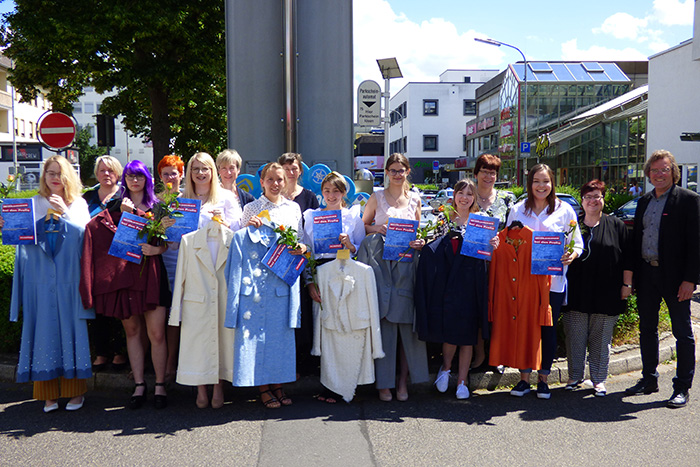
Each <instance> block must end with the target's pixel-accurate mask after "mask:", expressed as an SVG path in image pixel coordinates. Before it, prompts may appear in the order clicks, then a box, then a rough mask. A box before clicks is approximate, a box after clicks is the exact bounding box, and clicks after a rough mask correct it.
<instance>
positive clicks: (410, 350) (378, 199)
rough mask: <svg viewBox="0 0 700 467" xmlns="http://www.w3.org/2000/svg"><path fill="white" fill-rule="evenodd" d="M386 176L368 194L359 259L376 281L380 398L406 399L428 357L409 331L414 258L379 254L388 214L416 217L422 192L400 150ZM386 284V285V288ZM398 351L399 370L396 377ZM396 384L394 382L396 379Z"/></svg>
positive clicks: (414, 244) (416, 245)
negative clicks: (380, 348) (415, 187)
mask: <svg viewBox="0 0 700 467" xmlns="http://www.w3.org/2000/svg"><path fill="white" fill-rule="evenodd" d="M384 171H385V175H386V177H387V178H388V179H389V186H388V187H387V188H385V189H384V190H382V191H376V192H374V193H373V194H372V196H370V198H369V200H368V201H367V205H366V206H365V213H364V215H363V218H362V220H363V221H364V223H365V230H366V232H367V237H366V238H365V240H364V241H363V242H362V245H361V246H360V251H359V252H358V256H357V259H358V261H360V262H363V263H365V264H367V265H369V266H371V267H372V269H373V270H374V275H375V279H376V281H377V291H378V294H379V310H380V316H381V333H382V346H383V348H384V352H385V353H386V356H385V357H384V358H382V359H379V360H376V361H375V373H376V380H377V389H378V390H379V399H380V400H382V401H386V402H388V401H391V400H392V398H393V395H392V393H391V389H392V388H394V387H396V398H397V399H398V400H399V401H405V400H408V375H409V373H410V374H411V381H412V382H413V383H421V382H424V381H427V380H428V358H427V354H426V349H425V342H422V341H420V340H419V339H418V336H417V335H416V334H415V333H414V332H413V321H414V317H413V285H414V282H415V271H416V265H417V264H418V261H417V259H416V258H413V261H410V262H409V261H407V262H404V261H391V260H385V259H383V256H384V244H385V235H386V232H387V223H388V221H389V218H399V219H409V220H415V221H419V220H420V204H421V202H420V195H419V194H418V193H415V192H413V191H411V189H410V188H411V185H410V183H408V180H407V179H408V176H409V174H410V173H411V166H410V164H409V162H408V159H407V158H406V156H404V155H403V154H399V153H394V154H392V155H391V156H389V158H388V159H387V161H386V166H385V169H384ZM424 245H425V240H422V239H415V240H412V241H411V242H410V243H409V245H408V246H409V247H410V248H412V249H414V250H416V251H420V250H421V249H422V248H423V246H424ZM387 285H389V286H388V287H387ZM397 353H398V357H399V375H398V380H397V377H396V360H397ZM397 383H398V384H397Z"/></svg>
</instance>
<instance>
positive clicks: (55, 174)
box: [46, 170, 61, 178]
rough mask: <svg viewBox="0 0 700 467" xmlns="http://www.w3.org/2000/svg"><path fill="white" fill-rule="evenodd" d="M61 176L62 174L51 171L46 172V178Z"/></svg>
mask: <svg viewBox="0 0 700 467" xmlns="http://www.w3.org/2000/svg"><path fill="white" fill-rule="evenodd" d="M60 176H61V172H53V171H51V170H47V171H46V178H59V177H60Z"/></svg>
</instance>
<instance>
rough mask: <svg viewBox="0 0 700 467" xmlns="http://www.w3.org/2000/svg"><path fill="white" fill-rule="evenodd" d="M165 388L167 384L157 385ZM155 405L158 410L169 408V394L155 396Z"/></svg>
mask: <svg viewBox="0 0 700 467" xmlns="http://www.w3.org/2000/svg"><path fill="white" fill-rule="evenodd" d="M158 386H161V387H164V386H165V383H156V387H158ZM153 405H155V407H156V409H164V408H166V407H167V406H168V395H167V394H165V395H164V394H154V395H153Z"/></svg>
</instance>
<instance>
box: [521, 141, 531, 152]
mask: <svg viewBox="0 0 700 467" xmlns="http://www.w3.org/2000/svg"><path fill="white" fill-rule="evenodd" d="M520 152H530V143H528V142H526V141H523V142H522V143H520Z"/></svg>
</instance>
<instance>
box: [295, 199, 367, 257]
mask: <svg viewBox="0 0 700 467" xmlns="http://www.w3.org/2000/svg"><path fill="white" fill-rule="evenodd" d="M361 209H362V206H360V205H359V204H356V205H354V206H350V208H342V209H341V210H340V212H341V218H342V221H341V223H342V228H343V233H346V234H348V237H350V243H352V244H353V245H354V246H355V250H356V251H357V250H358V249H359V248H360V243H362V240H364V238H365V223H364V222H362V213H361V212H360V211H361ZM321 211H323V209H322V208H318V209H307V210H306V211H304V242H303V243H306V244H307V245H310V246H311V248H313V246H314V221H313V216H312V213H314V212H321ZM335 256H336V253H319V254H314V257H315V258H316V259H319V258H335Z"/></svg>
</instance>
